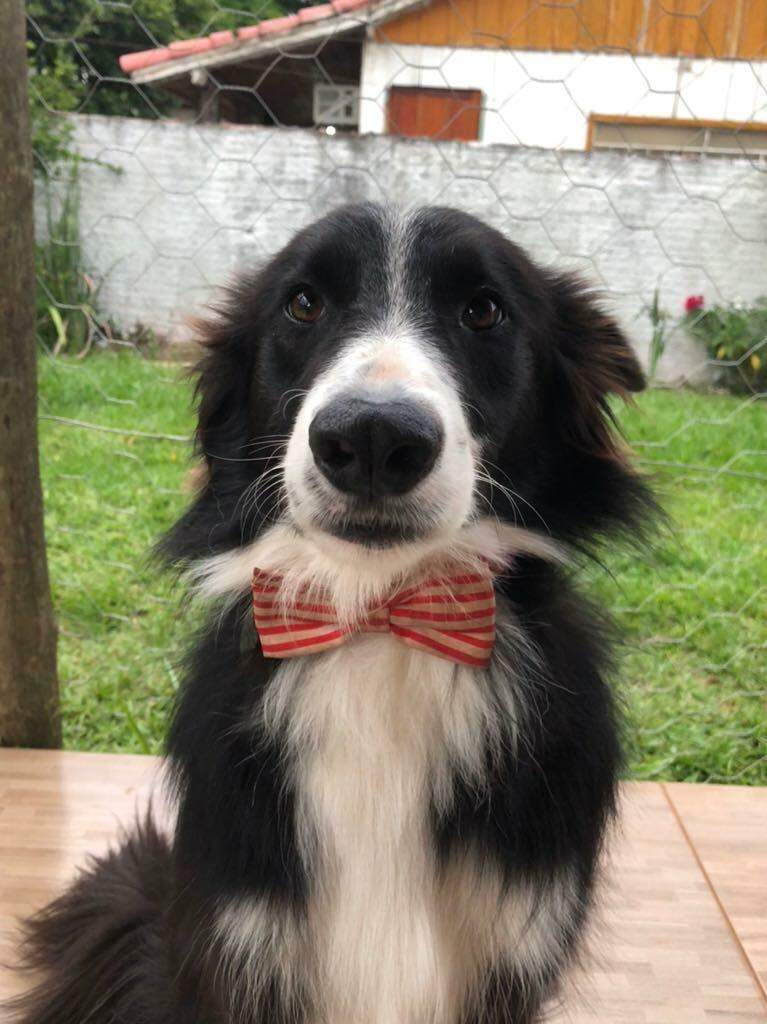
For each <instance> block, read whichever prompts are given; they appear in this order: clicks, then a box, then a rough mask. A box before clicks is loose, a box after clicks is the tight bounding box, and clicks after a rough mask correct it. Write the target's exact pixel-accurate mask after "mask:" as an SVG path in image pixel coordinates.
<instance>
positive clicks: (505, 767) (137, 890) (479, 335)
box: [13, 205, 652, 1024]
mask: <svg viewBox="0 0 767 1024" xmlns="http://www.w3.org/2000/svg"><path fill="white" fill-rule="evenodd" d="M205 346H206V354H205V356H204V358H203V360H202V363H201V365H200V376H199V385H198V387H199V427H198V435H197V436H198V444H199V450H200V453H201V455H202V456H203V458H204V460H205V463H206V466H207V477H206V479H205V482H204V484H202V485H201V489H200V491H199V493H198V495H197V497H196V499H195V501H194V503H193V504H192V506H191V508H190V509H189V510H188V511H187V512H186V514H185V515H184V516H183V517H182V518H181V520H180V521H179V522H178V524H177V525H176V526H175V527H174V528H173V529H172V530H171V532H170V534H169V535H168V537H167V539H166V540H165V542H164V544H163V552H164V554H165V556H166V557H167V558H168V559H169V560H170V561H171V562H172V563H174V564H176V565H178V566H181V567H183V568H184V569H185V570H186V571H188V572H189V573H190V574H191V577H192V579H193V582H194V586H195V587H196V589H197V590H198V591H199V592H201V593H202V594H203V595H205V596H207V597H210V598H218V599H219V600H218V602H217V603H216V605H215V608H214V610H213V611H212V612H211V614H210V620H209V624H208V626H207V628H205V629H204V630H203V631H202V633H201V634H200V635H199V637H198V638H197V640H196V642H195V645H194V648H193V650H192V652H191V654H190V656H189V659H188V664H187V672H186V679H185V682H184V684H183V687H182V692H181V695H180V697H179V700H178V705H177V708H176V711H175V716H174V720H173V724H172V727H171V730H170V737H169V741H168V758H169V770H170V773H171V776H172V779H173V783H174V794H175V798H176V801H177V822H176V825H175V829H174V833H173V836H172V838H171V839H170V840H165V839H164V838H162V837H161V836H160V835H159V834H158V832H157V830H156V829H155V828H154V826H152V824H151V823H148V824H145V825H144V826H143V827H142V828H140V829H138V830H137V832H136V833H135V835H133V836H132V837H130V838H128V839H127V840H126V841H125V842H124V843H123V845H122V846H121V848H120V849H118V850H117V851H116V852H114V853H113V854H112V855H111V856H109V857H107V858H105V859H103V860H100V861H98V862H96V863H95V864H93V865H92V866H91V868H90V869H89V870H88V871H87V872H86V873H84V874H83V875H81V876H80V878H79V879H78V880H77V881H76V882H75V884H74V885H73V887H72V888H71V889H70V890H69V891H68V892H67V893H66V894H65V895H64V896H63V897H62V898H61V899H60V900H58V901H57V902H56V903H54V904H53V905H51V906H50V907H48V908H47V909H46V910H44V911H43V912H42V913H41V914H40V915H39V916H38V917H37V918H36V919H34V920H33V921H32V923H31V924H30V926H29V936H28V962H29V963H30V965H31V966H32V967H34V968H37V969H42V970H43V971H44V977H43V980H42V982H41V983H40V984H39V986H38V987H36V988H34V989H33V990H32V991H31V993H30V994H29V995H28V996H26V997H25V998H24V999H22V1000H21V1001H20V1002H19V1003H17V1004H16V1006H15V1008H14V1014H15V1015H14V1018H13V1019H14V1020H17V1021H21V1022H24V1024H267V1022H268V1024H480V1022H481V1024H530V1022H532V1021H535V1020H537V1019H538V1018H539V1014H540V1012H541V1009H542V1007H543V1005H544V1003H545V1002H546V1000H548V999H549V998H550V997H551V995H552V994H553V992H554V991H555V986H556V982H557V980H558V978H559V977H560V976H561V974H562V972H563V969H564V968H565V967H566V966H567V965H568V963H569V962H570V961H571V960H572V958H573V956H574V953H575V951H576V949H577V946H578V940H579V936H580V935H581V933H582V931H583V928H584V923H585V919H586V916H587V914H588V911H589V907H590V904H591V903H592V893H593V890H594V885H595V878H596V874H597V869H598V860H599V854H600V848H601V846H602V841H603V838H604V834H605V829H606V826H607V825H608V823H609V820H610V817H611V815H612V813H613V811H614V807H615V787H616V773H617V771H618V769H619V766H620V762H621V755H620V747H619V740H618V734H617V729H616V716H615V709H614V706H613V701H612V699H611V696H610V692H609V690H608V687H607V684H606V682H605V673H606V672H607V671H608V669H609V657H608V651H607V641H606V638H605V632H604V627H603V623H602V620H601V617H600V616H597V615H595V613H594V612H593V610H592V609H591V608H590V606H589V605H588V603H587V602H586V601H585V600H584V597H583V596H582V595H581V594H580V593H578V592H577V591H576V590H575V589H574V587H573V583H572V580H571V578H570V577H571V573H570V572H569V571H568V570H567V568H566V561H567V552H568V550H576V549H577V550H579V551H584V550H593V545H594V543H595V541H596V540H597V539H598V538H599V537H601V536H604V535H606V534H608V533H609V532H611V531H613V530H615V529H620V530H624V531H625V530H628V531H629V532H631V533H632V534H636V532H637V531H638V530H641V526H642V523H643V521H644V518H645V515H646V514H647V513H648V512H650V511H651V509H652V500H651V498H650V496H649V494H648V492H647V490H646V488H645V485H644V484H643V483H642V481H641V480H640V479H639V477H638V476H637V474H636V473H635V472H634V471H633V470H632V468H631V466H630V464H629V461H628V458H627V455H626V453H625V451H624V450H623V449H622V447H621V445H620V444H619V442H618V441H617V439H616V437H615V434H614V431H613V427H612V422H611V418H610V407H609V400H610V396H611V395H612V394H615V395H619V396H623V397H626V396H627V395H628V393H629V392H633V391H637V390H639V389H640V388H641V387H642V386H643V379H642V374H641V371H640V369H639V366H638V365H637V362H636V360H635V358H634V356H633V354H632V352H631V350H630V348H629V347H628V345H627V343H626V341H625V339H624V338H623V336H622V335H621V333H620V331H619V329H618V328H617V326H616V324H615V323H614V322H613V321H612V320H611V319H610V318H609V316H607V315H605V313H604V312H603V311H602V310H601V309H600V308H599V306H598V304H597V303H596V301H595V300H594V299H593V298H592V297H591V296H590V295H589V294H588V293H587V291H586V290H585V289H584V287H583V286H582V285H581V284H580V283H578V282H577V281H576V280H574V279H573V278H571V277H567V276H557V275H555V274H553V273H550V272H547V271H544V270H542V269H540V268H539V267H537V266H536V265H535V264H534V263H532V262H531V261H530V260H529V259H528V258H527V257H526V256H525V255H524V254H523V253H522V252H521V251H520V250H519V249H518V248H516V247H515V246H514V245H513V244H511V243H510V242H509V241H507V240H506V239H505V238H504V237H503V236H502V235H500V234H499V233H498V232H496V231H494V230H492V229H491V228H489V227H487V226H485V225H483V224H482V223H480V222H479V221H477V220H475V219H473V218H472V217H469V216H467V215H464V214H462V213H459V212H457V211H455V210H449V209H443V208H425V209H419V210H416V211H412V212H409V213H407V214H403V213H398V212H395V211H393V210H390V209H385V208H381V207H378V206H373V205H363V206H350V207H344V208H341V209H339V210H337V211H336V212H334V213H332V214H331V215H330V216H327V217H325V218H324V219H322V220H320V221H318V222H317V223H315V224H314V225H312V226H311V227H309V228H308V229H306V230H304V231H302V232H301V233H300V234H299V235H298V236H297V237H296V238H295V239H294V240H293V241H292V242H291V243H290V244H289V245H288V246H287V248H286V249H284V250H283V251H282V252H281V253H280V254H279V255H278V256H276V257H275V258H274V259H273V260H272V261H271V262H270V263H269V265H268V266H267V267H266V269H264V270H263V271H262V272H260V273H259V274H257V275H256V276H253V277H246V278H244V279H242V280H241V281H240V282H239V283H238V284H237V286H236V287H235V288H234V289H233V290H232V292H231V294H230V297H229V300H228V304H227V305H226V308H225V309H223V310H222V311H221V312H220V314H219V315H218V317H217V319H216V320H215V321H214V322H213V323H211V324H208V325H207V327H206V336H205ZM255 569H258V570H260V572H261V574H262V576H261V577H260V578H263V579H266V580H267V581H271V583H272V584H273V585H272V586H271V592H272V599H273V600H274V601H275V602H276V607H277V608H278V613H277V614H276V618H275V621H276V622H278V621H279V614H280V612H279V609H280V608H282V610H283V611H285V609H288V608H292V609H293V612H291V613H290V614H294V615H295V614H296V613H295V609H296V608H298V609H299V611H300V610H301V609H302V608H308V609H309V610H310V611H311V610H312V609H314V610H316V609H317V608H321V609H324V610H325V611H327V610H328V609H330V611H331V612H332V614H331V615H330V618H329V619H327V621H326V620H325V619H323V620H322V622H323V623H324V627H323V628H325V629H328V628H330V629H331V630H333V631H334V632H333V636H334V637H336V638H337V636H338V635H340V634H344V635H343V642H340V641H339V642H337V643H336V642H335V640H334V641H333V642H332V643H328V644H326V645H325V646H324V647H323V646H322V645H320V649H317V648H316V647H312V646H311V644H309V649H308V651H307V650H299V651H296V650H293V651H288V652H287V653H289V654H292V655H294V656H290V657H279V658H267V657H265V655H264V646H265V637H266V636H267V635H268V631H266V630H264V634H263V635H262V636H261V639H260V640H259V636H258V634H257V633H256V631H255V627H254V625H253V618H252V616H251V600H252V598H251V594H250V586H251V580H252V575H253V572H254V570H255ZM477 579H481V580H486V581H489V587H490V595H491V598H493V599H494V604H495V625H494V629H495V636H494V642H492V637H491V633H490V632H489V631H488V629H487V628H485V632H484V633H482V631H481V630H480V633H479V634H477V635H475V637H474V638H473V639H471V638H469V639H468V640H467V641H466V643H467V644H469V647H470V646H471V644H477V645H478V646H479V647H480V648H481V652H482V658H485V655H487V657H488V658H489V663H488V664H487V667H482V665H479V664H477V663H472V661H471V659H466V658H462V657H461V656H460V654H459V656H457V657H452V656H451V654H450V651H449V650H448V651H442V652H440V651H439V650H438V649H436V648H435V649H432V650H429V649H428V647H424V646H423V645H421V646H419V645H418V643H408V642H404V640H403V635H398V634H397V633H396V631H394V630H393V629H392V630H391V631H388V630H387V629H386V628H385V627H384V628H383V629H380V630H375V631H370V630H369V629H367V628H365V626H364V624H365V623H366V621H367V620H368V619H369V617H370V615H371V610H376V609H378V610H381V609H384V610H385V609H387V608H388V607H389V604H390V602H391V601H392V599H393V597H394V595H397V594H400V593H402V592H403V590H404V591H405V592H407V591H408V588H411V592H412V588H415V589H416V591H417V592H419V593H421V600H422V602H425V604H422V606H421V607H428V600H429V593H430V591H429V587H430V586H432V585H433V584H434V581H435V580H436V581H437V582H439V581H445V580H447V584H446V586H447V588H448V590H449V589H450V587H451V586H454V585H455V587H456V590H457V591H460V590H461V587H460V582H461V580H464V581H465V580H469V581H475V580H477ZM424 581H427V582H424ZM456 581H457V582H456ZM473 585H474V584H473V583H471V585H470V587H469V591H471V586H473ZM419 587H420V588H421V590H420V591H418V588H419ZM424 587H425V588H426V589H425V590H424V589H423V588H424ZM472 596H473V595H472V593H469V597H472ZM285 615H286V616H287V615H288V612H287V611H285ZM299 618H300V615H299ZM428 621H429V619H428V615H427V616H426V622H427V624H428ZM328 624H329V625H328ZM304 625H306V624H305V623H304ZM307 628H308V629H309V632H311V627H307ZM278 632H279V630H278ZM291 635H292V634H291ZM298 636H299V640H300V639H301V636H302V634H300V632H299V634H298ZM444 636H445V637H446V638H447V640H448V641H450V643H452V642H455V643H457V644H458V645H459V647H460V643H461V642H463V641H461V640H460V637H458V633H457V632H456V633H452V632H450V630H449V629H448V630H446V631H445V633H444ZM477 636H479V639H477ZM457 637H458V639H456V638H457ZM489 637H490V639H488V638H489ZM272 639H273V638H272ZM288 646H289V645H288ZM448 646H449V644H448ZM463 649H469V648H463ZM267 653H269V652H267ZM479 660H480V661H481V660H482V659H479ZM485 660H487V659H485Z"/></svg>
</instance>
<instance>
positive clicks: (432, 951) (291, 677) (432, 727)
mask: <svg viewBox="0 0 767 1024" xmlns="http://www.w3.org/2000/svg"><path fill="white" fill-rule="evenodd" d="M507 653H508V652H507ZM501 664H502V665H503V666H504V667H503V668H502V669H500V668H499V666H500V665H501ZM508 669H509V663H508V661H507V660H506V657H504V658H502V659H498V664H497V665H496V667H495V669H493V668H491V669H490V671H489V672H481V671H479V672H478V671H475V670H473V669H469V668H467V667H465V666H460V665H456V664H454V663H453V662H450V661H446V660H443V659H440V658H437V657H434V656H432V655H429V654H425V653H422V652H420V651H416V650H413V649H411V648H409V647H406V646H405V645H404V644H402V643H401V642H400V641H398V640H397V639H395V638H394V637H392V636H390V635H381V634H373V635H367V636H365V635H360V636H356V637H354V638H352V639H351V640H350V641H349V642H348V643H346V644H345V645H344V646H343V647H341V648H339V649H338V650H335V651H331V652H328V653H325V654H323V655H321V656H318V657H311V658H293V659H289V660H288V661H286V662H283V663H282V664H281V665H280V666H279V668H278V669H277V671H276V672H275V674H274V676H273V677H272V680H271V682H270V684H269V688H268V690H267V692H266V695H265V698H264V702H263V705H262V707H261V709H260V713H261V714H262V715H263V721H264V725H265V727H266V729H267V730H269V731H272V730H273V731H274V732H275V733H278V734H279V735H280V737H281V739H282V741H283V742H286V743H287V748H286V756H287V763H288V764H289V765H290V771H291V773H292V775H293V779H292V782H293V785H294V787H295V793H296V801H297V815H296V818H297V829H298V841H299V846H300V849H301V851H302V855H303V857H304V860H305V863H306V866H307V871H308V875H309V879H310V882H309V887H310V891H309V901H308V908H307V911H308V916H307V920H306V922H305V924H304V923H301V924H298V923H297V922H295V921H294V920H293V919H292V918H291V917H290V915H288V916H285V917H282V918H281V917H279V916H278V917H277V918H275V917H274V916H273V914H274V911H273V909H269V908H268V907H267V906H265V905H263V904H261V903H260V902H258V901H257V902H255V903H252V904H251V903H249V902H246V903H241V902H238V903H234V904H230V905H229V906H228V907H227V908H226V909H225V910H224V912H223V914H222V916H221V919H220V922H219V924H220V931H221V938H222V939H223V941H224V943H225V946H226V947H228V949H229V956H230V957H231V958H232V964H233V965H234V964H235V963H239V964H240V965H241V967H242V966H244V967H245V973H246V974H247V975H248V977H247V981H246V987H247V988H248V989H251V990H253V988H255V989H257V988H258V986H259V984H260V983H261V982H260V981H259V979H260V978H263V977H264V975H265V973H272V974H274V973H275V972H276V975H277V976H278V977H279V978H281V980H282V983H283V984H284V985H285V986H286V987H287V988H288V989H292V988H293V985H294V983H295V981H296V979H297V978H299V977H300V979H301V985H302V986H304V988H305V994H306V995H308V997H309V999H308V1004H309V1006H311V1007H312V1008H313V1015H312V1016H311V1021H310V1024H455V1022H456V1021H457V1020H458V1019H459V1015H460V1011H461V1007H462V1006H463V1005H465V1001H466V999H467V998H469V997H470V994H471V992H472V990H473V989H475V987H476V986H477V985H478V984H480V983H481V979H482V977H483V976H484V974H485V972H487V970H488V969H489V968H491V967H492V966H494V965H498V964H505V965H507V966H508V967H510V968H511V969H512V970H516V969H517V968H519V969H523V970H524V971H525V972H530V971H533V972H535V971H538V970H540V969H541V968H542V967H544V966H546V964H547V963H549V962H550V960H551V959H552V957H556V956H557V947H558V945H559V941H560V935H561V931H562V925H563V924H564V923H565V922H566V921H567V919H568V917H569V916H570V913H571V911H572V908H571V906H570V886H569V884H568V882H567V879H564V878H563V879H561V880H553V879H552V883H551V885H550V886H549V889H548V891H547V892H546V893H545V894H541V893H537V894H536V893H534V892H533V891H531V890H529V889H528V887H527V886H524V885H520V886H519V887H518V888H516V889H515V891H514V892H512V893H509V892H508V890H506V889H505V887H504V886H503V884H502V882H501V879H500V877H499V875H498V873H497V870H496V869H495V867H494V865H493V864H491V863H487V862H485V861H484V860H483V859H482V857H481V855H480V853H479V851H478V850H476V849H473V848H467V849H466V850H465V851H464V852H463V854H462V855H461V856H460V857H459V858H457V859H454V860H453V861H451V862H450V863H449V864H448V865H447V866H443V867H442V869H441V870H439V869H438V866H437V862H436V852H435V850H434V842H433V837H432V834H431V829H432V816H433V812H434V809H435V808H437V809H439V808H447V807H449V805H450V803H451V801H452V797H453V786H454V780H455V776H456V775H460V776H461V777H462V778H463V779H464V780H466V781H467V782H468V784H469V785H471V786H476V787H477V788H478V790H479V789H481V788H482V786H483V785H484V784H485V782H486V779H485V773H486V770H487V755H488V751H490V752H492V751H493V750H494V749H497V747H498V744H499V743H508V742H509V740H510V739H511V741H512V742H513V734H509V732H508V731H507V732H505V733H504V732H503V731H502V730H501V727H500V726H501V720H505V721H506V722H507V724H508V721H512V722H513V721H517V720H518V715H519V708H518V707H515V696H514V688H513V687H509V686H508V685H506V686H504V687H501V686H499V680H498V678H494V672H499V671H500V672H502V673H503V675H504V676H506V674H507V673H508ZM504 737H505V738H504ZM243 961H244V964H243Z"/></svg>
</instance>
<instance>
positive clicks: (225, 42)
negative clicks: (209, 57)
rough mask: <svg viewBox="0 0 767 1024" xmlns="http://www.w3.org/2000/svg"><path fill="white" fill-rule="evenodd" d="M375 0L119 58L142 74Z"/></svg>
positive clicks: (340, 3)
mask: <svg viewBox="0 0 767 1024" xmlns="http://www.w3.org/2000/svg"><path fill="white" fill-rule="evenodd" d="M372 2H374V0H331V2H330V3H324V4H316V5H315V6H313V7H303V8H301V10H300V11H299V12H298V14H286V15H285V16H284V17H280V18H269V19H267V20H266V21H260V22H259V23H258V24H257V25H247V26H245V27H244V28H240V29H238V30H237V34H236V36H235V34H234V33H232V32H228V31H226V32H211V34H210V35H209V36H202V37H201V38H200V39H179V40H177V41H176V42H173V43H170V44H169V45H168V46H161V47H158V48H157V49H154V50H141V51H139V52H138V53H126V54H123V56H122V57H120V67H121V68H122V70H123V71H124V72H125V73H126V74H128V75H131V74H133V73H134V72H135V71H143V70H144V69H145V68H151V67H154V66H155V65H156V64H165V63H166V62H168V61H173V60H178V59H179V58H181V57H188V56H191V55H192V54H195V53H205V52H206V51H208V50H215V49H218V48H219V47H221V46H229V45H232V44H235V43H238V42H244V41H245V40H248V39H261V38H263V37H264V36H274V35H279V34H281V33H283V32H291V31H293V29H295V28H297V27H298V26H299V25H307V24H309V23H311V22H314V21H322V20H323V19H325V18H331V17H334V16H336V15H339V14H346V13H348V12H349V11H356V10H358V9H359V8H361V7H367V6H368V5H369V4H370V3H372Z"/></svg>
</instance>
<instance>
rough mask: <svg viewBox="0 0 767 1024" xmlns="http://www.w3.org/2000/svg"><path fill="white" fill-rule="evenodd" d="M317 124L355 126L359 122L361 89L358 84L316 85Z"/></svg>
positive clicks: (315, 108) (343, 126)
mask: <svg viewBox="0 0 767 1024" xmlns="http://www.w3.org/2000/svg"><path fill="white" fill-rule="evenodd" d="M313 108H314V109H313V115H314V123H315V124H326V125H336V126H337V127H339V128H354V127H355V126H356V125H357V124H358V122H359V109H360V91H359V89H358V88H357V86H356V85H319V84H317V85H315V87H314V104H313Z"/></svg>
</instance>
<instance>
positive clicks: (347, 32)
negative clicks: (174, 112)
mask: <svg viewBox="0 0 767 1024" xmlns="http://www.w3.org/2000/svg"><path fill="white" fill-rule="evenodd" d="M692 8H696V10H695V11H694V12H692V10H691V9H692ZM766 44H767V0H708V2H706V3H703V2H701V3H700V4H699V5H696V4H695V3H690V2H686V3H685V4H684V5H676V6H675V5H669V4H668V3H667V2H664V0H612V2H611V3H609V4H608V3H606V2H605V0H574V2H569V3H550V2H543V0H541V2H536V0H332V2H331V3H325V4H321V5H319V6H314V7H305V8H303V9H301V10H300V11H299V12H298V13H297V14H292V15H287V16H285V17H281V18H273V19H270V20H268V21H263V22H260V23H259V24H257V25H253V26H249V27H245V28H242V29H240V30H238V31H237V33H236V34H235V33H231V32H214V33H212V34H211V35H209V36H206V37H203V38H200V39H191V40H183V41H179V42H173V43H170V45H169V46H167V47H161V48H158V49H153V50H147V51H143V52H141V53H132V54H128V55H126V56H124V57H122V58H121V61H120V63H121V66H122V69H123V71H124V72H126V73H127V74H128V75H129V76H130V78H131V79H132V80H133V81H134V82H135V83H136V84H137V85H141V86H152V87H156V88H162V89H167V90H170V91H171V92H173V93H174V94H175V95H176V96H178V97H179V98H180V99H181V100H182V102H183V104H184V105H185V108H186V109H187V111H188V112H190V114H191V115H192V116H196V117H198V118H202V119H209V120H224V121H230V122H234V123H237V122H245V123H256V124H259V123H260V124H278V125H301V126H305V127H310V126H316V127H318V128H320V129H324V130H326V131H328V132H329V133H331V134H332V133H334V132H336V131H358V132H360V133H387V132H388V133H393V134H398V135H409V136H426V137H432V138H436V139H461V140H464V141H467V142H478V143H507V144H511V145H524V146H537V147H548V148H564V149H591V148H610V149H616V148H617V149H626V148H633V149H641V150H650V151H675V152H680V151H681V152H693V153H699V152H706V153H714V154H722V153H735V154H743V153H746V154H748V155H750V156H754V157H758V158H767V45H766Z"/></svg>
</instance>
